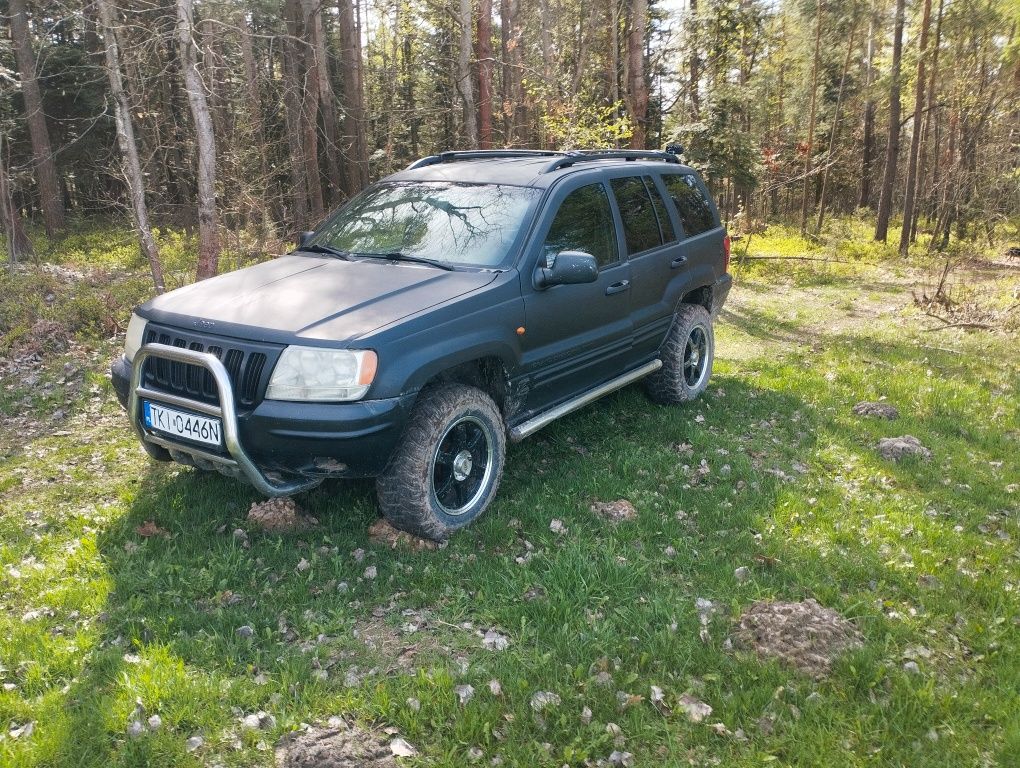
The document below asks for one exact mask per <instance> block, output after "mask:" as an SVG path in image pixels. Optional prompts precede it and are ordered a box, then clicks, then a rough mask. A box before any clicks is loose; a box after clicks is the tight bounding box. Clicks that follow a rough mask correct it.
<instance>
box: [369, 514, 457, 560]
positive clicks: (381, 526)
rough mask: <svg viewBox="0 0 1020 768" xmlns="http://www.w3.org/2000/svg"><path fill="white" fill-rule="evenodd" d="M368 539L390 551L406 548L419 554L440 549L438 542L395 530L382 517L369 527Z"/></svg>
mask: <svg viewBox="0 0 1020 768" xmlns="http://www.w3.org/2000/svg"><path fill="white" fill-rule="evenodd" d="M368 538H369V539H371V541H372V543H373V544H382V545H385V546H387V547H389V548H390V549H396V548H397V547H399V546H405V547H407V548H409V549H411V550H414V551H415V552H418V551H420V550H423V549H437V548H438V547H439V543H438V542H435V541H429V540H428V539H420V538H418V537H417V536H413V535H411V534H410V533H407V531H401V530H398V529H396V528H394V527H393V526H392V525H390V524H389V521H388V520H386V519H385V518H382V517H380V518H379V519H378V520H376V521H375V522H374V523H372V525H370V526H369V527H368Z"/></svg>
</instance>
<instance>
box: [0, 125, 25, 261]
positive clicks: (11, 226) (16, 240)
mask: <svg viewBox="0 0 1020 768" xmlns="http://www.w3.org/2000/svg"><path fill="white" fill-rule="evenodd" d="M8 160H9V158H8V156H7V152H6V147H5V146H4V136H3V134H0V229H3V232H4V239H5V240H6V242H7V261H8V263H9V264H10V268H11V269H14V265H15V264H17V263H18V261H19V260H20V259H21V257H22V256H30V255H31V254H32V242H31V241H30V240H29V239H28V235H26V234H25V227H24V225H23V224H22V223H21V215H20V214H19V212H18V209H17V208H16V207H15V205H14V198H13V196H12V195H11V185H10V181H9V178H8V174H7V166H8V165H9V163H8Z"/></svg>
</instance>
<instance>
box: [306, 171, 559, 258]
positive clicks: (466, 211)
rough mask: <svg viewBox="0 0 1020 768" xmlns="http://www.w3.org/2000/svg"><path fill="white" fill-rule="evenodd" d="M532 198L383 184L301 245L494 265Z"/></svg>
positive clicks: (496, 187)
mask: <svg viewBox="0 0 1020 768" xmlns="http://www.w3.org/2000/svg"><path fill="white" fill-rule="evenodd" d="M538 194H539V190H537V189H531V188H529V187H511V186H504V185H501V184H455V183H451V182H407V183H395V184H385V185H382V186H378V187H373V188H371V189H369V190H366V191H365V192H363V193H362V194H360V195H358V196H357V197H355V198H354V199H353V200H352V201H351V202H350V203H349V204H347V205H346V206H344V207H343V208H342V209H341V210H340V211H338V212H337V213H336V215H335V216H333V218H331V219H329V220H328V221H327V222H326V223H325V224H323V225H322V227H321V228H319V230H318V231H317V232H316V233H315V236H314V237H313V238H312V239H311V240H309V242H308V245H309V246H316V245H319V246H328V247H330V248H334V249H337V250H340V251H345V252H347V253H351V254H353V255H355V256H371V255H380V256H382V255H385V256H390V255H393V256H396V255H398V254H399V255H403V256H412V257H415V258H419V259H431V260H433V261H439V262H444V263H450V264H469V265H474V266H479V267H494V266H496V265H498V264H500V263H501V262H502V261H503V260H504V259H505V258H506V255H507V251H509V250H510V246H511V245H512V244H513V242H514V239H515V238H516V237H517V233H518V231H519V230H520V227H521V222H522V221H523V220H524V215H525V213H526V212H527V210H528V206H529V205H530V204H531V202H532V200H534V199H535V197H536V196H537V195H538Z"/></svg>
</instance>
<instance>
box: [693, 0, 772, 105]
mask: <svg viewBox="0 0 1020 768" xmlns="http://www.w3.org/2000/svg"><path fill="white" fill-rule="evenodd" d="M690 14H691V23H690V28H689V29H690V32H689V34H690V36H691V58H690V65H689V66H690V76H689V79H688V81H687V94H688V97H689V98H690V100H691V120H698V119H700V116H701V95H700V90H699V87H700V82H701V57H700V54H699V52H698V37H699V35H698V27H699V23H698V0H690ZM780 77H782V70H780ZM779 106H780V111H782V104H780V105H779Z"/></svg>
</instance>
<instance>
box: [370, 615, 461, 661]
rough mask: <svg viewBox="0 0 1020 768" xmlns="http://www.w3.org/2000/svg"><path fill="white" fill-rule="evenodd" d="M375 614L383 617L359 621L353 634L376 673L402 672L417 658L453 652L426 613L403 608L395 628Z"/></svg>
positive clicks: (437, 625) (435, 623)
mask: <svg viewBox="0 0 1020 768" xmlns="http://www.w3.org/2000/svg"><path fill="white" fill-rule="evenodd" d="M378 613H380V614H382V615H378V616H376V615H373V616H372V617H371V618H366V619H363V620H361V621H359V622H358V623H357V625H356V626H355V627H354V630H353V632H352V634H353V636H354V637H355V639H357V640H358V641H359V642H360V643H361V644H362V645H364V646H365V648H366V649H368V651H369V652H370V653H371V655H372V656H373V657H374V659H375V662H376V663H377V670H378V671H380V672H383V673H389V672H405V671H407V670H410V669H413V668H414V667H415V665H416V663H417V659H418V657H419V656H433V655H437V654H443V655H447V656H448V655H450V653H451V652H452V649H451V647H450V645H449V644H448V643H447V642H446V641H447V640H449V637H448V636H447V634H446V633H444V632H441V631H440V630H441V629H442V627H443V625H442V624H441V623H440V622H439V621H438V620H436V619H434V618H433V617H432V616H431V615H430V614H429V612H428V611H425V610H420V611H419V610H414V609H405V610H404V611H402V612H401V621H400V623H399V624H396V625H395V624H391V623H390V622H387V621H386V618H385V613H384V612H383V611H381V610H379V611H378Z"/></svg>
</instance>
